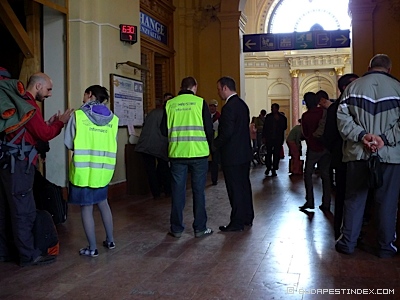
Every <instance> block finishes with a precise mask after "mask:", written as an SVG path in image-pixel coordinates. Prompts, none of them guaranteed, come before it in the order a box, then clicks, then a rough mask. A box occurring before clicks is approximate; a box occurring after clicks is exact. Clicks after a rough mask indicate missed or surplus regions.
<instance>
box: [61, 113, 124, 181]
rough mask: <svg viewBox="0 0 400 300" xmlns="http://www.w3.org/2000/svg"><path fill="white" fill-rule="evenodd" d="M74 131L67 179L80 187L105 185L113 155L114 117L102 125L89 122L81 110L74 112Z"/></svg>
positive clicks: (114, 155)
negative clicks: (72, 152) (72, 153)
mask: <svg viewBox="0 0 400 300" xmlns="http://www.w3.org/2000/svg"><path fill="white" fill-rule="evenodd" d="M75 120H76V134H75V138H74V155H73V157H72V161H71V164H70V174H69V180H70V182H71V183H72V184H73V185H76V186H80V187H91V188H99V187H104V186H106V185H108V184H109V183H110V181H111V178H112V176H113V174H114V169H115V163H116V158H117V140H116V136H117V132H118V117H116V116H115V115H114V116H113V118H112V120H111V122H110V123H108V124H107V125H104V126H98V125H95V124H93V123H92V122H91V121H90V120H89V119H88V117H87V116H86V114H85V113H84V112H83V111H82V110H77V111H75Z"/></svg>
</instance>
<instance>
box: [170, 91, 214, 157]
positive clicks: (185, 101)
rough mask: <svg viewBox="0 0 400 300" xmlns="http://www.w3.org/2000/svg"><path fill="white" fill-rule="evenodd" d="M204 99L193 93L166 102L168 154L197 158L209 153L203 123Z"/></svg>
mask: <svg viewBox="0 0 400 300" xmlns="http://www.w3.org/2000/svg"><path fill="white" fill-rule="evenodd" d="M203 102H204V100H203V99H202V98H200V97H197V96H195V95H192V94H183V95H179V96H177V97H175V98H173V99H171V100H168V102H167V104H166V107H165V109H166V112H167V125H168V140H169V145H168V155H169V157H171V158H195V157H205V156H208V155H209V153H210V152H209V146H208V143H207V138H206V134H205V132H204V123H203Z"/></svg>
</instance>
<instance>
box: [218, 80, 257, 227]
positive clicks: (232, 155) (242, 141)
mask: <svg viewBox="0 0 400 300" xmlns="http://www.w3.org/2000/svg"><path fill="white" fill-rule="evenodd" d="M217 88H218V94H219V96H220V97H221V99H222V100H225V101H226V104H225V105H224V106H223V107H222V111H221V117H220V119H219V128H218V130H219V131H218V137H217V138H216V139H215V140H214V147H215V148H217V149H220V151H221V164H222V171H223V173H224V177H225V184H226V189H227V191H228V197H229V202H230V204H231V207H232V211H231V217H230V222H229V224H228V225H227V226H220V227H219V229H220V230H221V231H224V232H225V231H242V230H243V228H244V225H248V226H252V225H253V219H254V210H253V197H252V191H251V184H250V178H249V176H250V161H251V160H252V156H253V155H252V153H253V150H252V148H251V143H250V131H249V124H250V112H249V108H248V107H247V105H246V103H245V102H244V101H243V100H242V99H240V98H239V96H238V95H237V94H236V84H235V81H234V80H233V79H232V78H230V77H222V78H220V79H219V80H218V83H217Z"/></svg>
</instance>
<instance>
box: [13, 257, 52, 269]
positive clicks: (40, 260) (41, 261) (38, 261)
mask: <svg viewBox="0 0 400 300" xmlns="http://www.w3.org/2000/svg"><path fill="white" fill-rule="evenodd" d="M55 261H56V256H54V255H44V256H38V257H36V258H35V259H33V260H31V261H21V262H20V264H19V265H20V266H21V267H27V266H38V265H48V264H51V263H53V262H55Z"/></svg>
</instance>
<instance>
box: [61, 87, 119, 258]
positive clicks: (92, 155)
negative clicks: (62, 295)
mask: <svg viewBox="0 0 400 300" xmlns="http://www.w3.org/2000/svg"><path fill="white" fill-rule="evenodd" d="M108 99H109V95H108V91H107V89H106V88H105V87H102V86H100V85H93V86H90V87H88V88H87V89H86V90H85V93H84V95H83V105H82V106H81V108H80V109H78V110H76V111H75V113H74V115H73V116H71V118H70V120H69V122H68V124H67V127H66V129H65V138H64V144H65V146H66V147H67V148H68V149H70V150H72V151H73V156H72V160H71V163H70V167H69V182H70V184H69V195H68V201H69V203H72V204H79V205H80V206H81V213H82V223H83V228H84V230H85V234H86V237H87V240H88V243H89V245H88V246H87V247H85V248H82V249H80V250H79V254H80V255H86V256H91V257H96V256H98V255H99V253H98V250H97V246H96V235H95V224H94V218H93V205H94V204H97V206H98V208H99V210H100V213H101V217H102V220H103V225H104V228H105V231H106V239H105V241H103V246H104V247H106V248H108V249H114V248H115V243H114V236H113V220H112V214H111V209H110V206H109V205H108V201H107V193H108V184H109V183H110V181H111V178H112V176H113V174H114V168H115V162H116V155H117V132H118V117H116V116H115V115H114V114H113V113H112V112H111V111H110V110H109V109H108V107H107V106H106V105H104V103H105V102H107V100H108Z"/></svg>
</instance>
